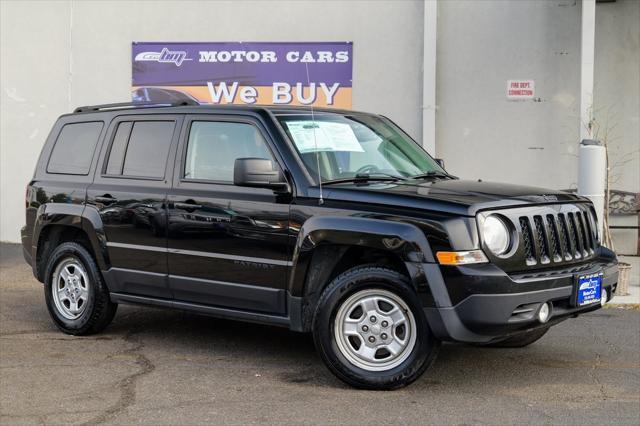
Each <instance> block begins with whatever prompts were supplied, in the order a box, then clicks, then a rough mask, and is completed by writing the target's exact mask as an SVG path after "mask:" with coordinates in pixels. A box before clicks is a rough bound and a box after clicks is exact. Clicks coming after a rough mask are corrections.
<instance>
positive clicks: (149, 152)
mask: <svg viewBox="0 0 640 426" xmlns="http://www.w3.org/2000/svg"><path fill="white" fill-rule="evenodd" d="M174 128H175V122H174V121H135V122H130V121H125V122H121V123H120V124H118V129H117V130H116V133H115V136H114V138H113V143H112V144H111V151H110V152H109V160H108V162H107V168H106V173H107V174H108V175H121V176H130V177H147V178H157V179H160V178H163V177H164V171H165V167H166V165H167V156H168V154H169V147H170V145H171V139H172V138H173V130H174Z"/></svg>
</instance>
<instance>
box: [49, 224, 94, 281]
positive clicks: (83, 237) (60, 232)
mask: <svg viewBox="0 0 640 426" xmlns="http://www.w3.org/2000/svg"><path fill="white" fill-rule="evenodd" d="M68 241H72V242H74V243H78V244H80V245H82V246H83V247H84V248H86V249H87V250H88V251H89V253H91V254H93V248H92V247H91V242H90V241H89V236H88V235H87V233H86V232H85V231H84V230H82V229H81V228H76V227H75V226H65V225H49V226H47V227H45V228H43V229H42V230H41V231H40V236H39V238H38V250H37V252H36V270H37V277H38V280H40V281H44V268H45V267H46V265H47V260H48V259H49V255H50V254H51V252H52V251H53V249H55V248H56V247H57V246H59V245H60V244H62V243H64V242H68Z"/></svg>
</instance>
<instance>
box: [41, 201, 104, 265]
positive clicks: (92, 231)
mask: <svg viewBox="0 0 640 426" xmlns="http://www.w3.org/2000/svg"><path fill="white" fill-rule="evenodd" d="M49 226H66V227H71V228H76V229H78V230H81V231H83V232H84V233H85V234H86V235H87V236H88V238H89V242H90V243H91V248H92V249H93V253H94V255H95V257H96V262H97V263H98V266H99V267H100V269H101V270H107V269H108V268H109V264H110V261H109V255H108V252H107V244H106V238H105V233H104V226H103V224H102V219H101V218H100V214H99V213H98V211H97V210H96V209H95V208H92V207H87V206H85V205H83V204H66V203H47V204H44V205H43V206H41V207H40V208H39V209H38V213H37V216H36V220H35V224H34V232H33V243H32V247H31V251H32V256H33V258H34V259H36V262H34V268H36V267H37V266H36V265H37V258H36V256H37V250H38V246H39V243H40V237H41V235H42V232H43V231H44V230H45V229H46V228H47V227H49ZM34 272H35V271H34Z"/></svg>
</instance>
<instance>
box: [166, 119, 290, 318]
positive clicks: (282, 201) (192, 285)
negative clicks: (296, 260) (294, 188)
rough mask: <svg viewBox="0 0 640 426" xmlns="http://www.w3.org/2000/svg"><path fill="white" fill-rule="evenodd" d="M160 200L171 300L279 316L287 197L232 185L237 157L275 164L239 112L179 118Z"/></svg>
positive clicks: (255, 125) (265, 141)
mask: <svg viewBox="0 0 640 426" xmlns="http://www.w3.org/2000/svg"><path fill="white" fill-rule="evenodd" d="M182 133H183V136H182V137H181V144H180V146H179V149H178V157H177V161H176V169H175V172H174V186H173V188H172V190H171V193H170V194H169V197H168V203H167V207H168V228H169V233H168V235H169V238H168V241H169V244H168V248H169V274H170V275H169V282H170V286H171V289H172V291H173V294H174V297H175V299H176V301H177V302H180V301H182V302H191V303H198V304H204V305H212V306H218V307H227V308H233V309H240V310H245V311H256V312H264V313H274V314H283V313H284V312H285V293H284V289H285V282H286V277H287V272H288V267H289V265H290V262H289V259H288V257H289V247H288V242H289V240H288V233H289V203H290V197H288V196H278V195H276V194H274V192H273V191H272V190H269V189H263V188H245V187H238V186H234V184H233V168H234V164H235V160H236V159H237V158H248V157H255V158H267V159H270V160H273V161H274V163H275V164H278V161H277V159H276V156H275V155H274V152H275V151H274V150H273V146H272V144H271V143H270V141H269V138H268V135H267V134H266V132H264V129H263V128H262V127H261V125H260V123H259V122H258V121H254V120H253V119H250V118H248V117H247V118H245V117H237V118H233V117H229V116H226V117H218V118H215V117H213V118H212V117H211V116H204V118H200V117H197V116H192V117H187V118H186V119H185V125H184V130H183V132H182Z"/></svg>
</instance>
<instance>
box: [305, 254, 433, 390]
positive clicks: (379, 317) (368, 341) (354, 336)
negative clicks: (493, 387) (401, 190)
mask: <svg viewBox="0 0 640 426" xmlns="http://www.w3.org/2000/svg"><path fill="white" fill-rule="evenodd" d="M313 333H314V341H315V343H316V347H317V348H318V352H319V353H320V356H321V357H322V360H323V361H324V363H325V364H326V365H327V367H329V369H330V370H331V371H332V372H333V373H334V374H335V375H336V376H337V377H338V378H340V379H341V380H343V381H344V382H346V383H348V384H350V385H352V386H355V387H359V388H365V389H394V388H399V387H402V386H406V385H407V384H409V383H411V382H413V381H414V380H416V379H417V378H418V377H420V375H422V373H423V372H424V371H425V370H426V369H427V367H428V366H429V365H430V364H431V363H432V362H433V360H434V359H435V356H436V354H437V350H438V348H439V342H438V341H437V340H436V339H435V338H434V337H433V335H432V334H431V331H430V329H429V327H428V325H427V321H426V318H425V316H424V313H423V311H422V307H421V304H420V301H419V300H418V298H417V295H416V294H415V291H414V290H413V288H412V287H411V285H410V284H409V282H408V280H407V279H406V277H404V276H403V275H402V274H400V273H398V272H395V271H392V270H389V269H386V268H383V267H377V266H363V267H357V268H354V269H351V270H349V271H347V272H345V273H343V274H342V275H340V276H338V277H337V278H336V279H335V280H334V281H333V282H332V283H331V284H330V285H329V286H328V287H327V288H326V289H325V291H324V292H323V294H322V296H321V297H320V300H319V302H318V305H317V308H316V312H315V315H314V322H313Z"/></svg>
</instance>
